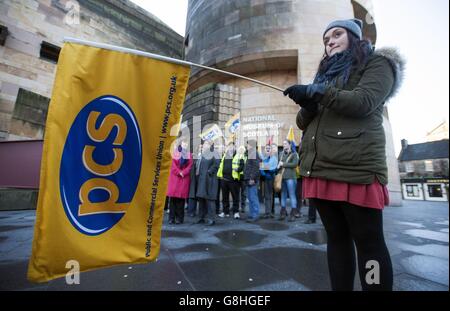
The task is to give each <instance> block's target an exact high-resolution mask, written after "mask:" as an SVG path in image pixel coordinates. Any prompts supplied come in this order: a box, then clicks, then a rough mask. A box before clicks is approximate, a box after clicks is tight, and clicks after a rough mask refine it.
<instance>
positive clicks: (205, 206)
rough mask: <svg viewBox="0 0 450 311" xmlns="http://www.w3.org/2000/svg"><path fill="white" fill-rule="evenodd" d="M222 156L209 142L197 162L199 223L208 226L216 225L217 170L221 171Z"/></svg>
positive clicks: (204, 144)
mask: <svg viewBox="0 0 450 311" xmlns="http://www.w3.org/2000/svg"><path fill="white" fill-rule="evenodd" d="M219 164H220V156H219V154H218V153H217V152H215V151H214V147H213V146H212V144H211V143H210V142H209V141H205V142H204V143H203V148H202V156H201V158H200V159H198V160H197V162H196V167H195V169H196V171H195V174H196V178H197V184H196V186H197V187H196V198H197V200H198V203H199V216H200V219H199V220H198V222H197V223H205V222H206V224H207V225H210V226H211V225H214V224H215V216H216V202H215V201H216V198H217V191H218V189H219V180H218V178H217V170H218V169H219Z"/></svg>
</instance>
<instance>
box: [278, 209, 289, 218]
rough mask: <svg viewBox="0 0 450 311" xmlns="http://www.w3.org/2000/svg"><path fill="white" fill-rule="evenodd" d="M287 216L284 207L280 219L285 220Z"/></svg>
mask: <svg viewBox="0 0 450 311" xmlns="http://www.w3.org/2000/svg"><path fill="white" fill-rule="evenodd" d="M286 216H287V212H286V207H282V208H281V210H280V217H278V220H285V219H286Z"/></svg>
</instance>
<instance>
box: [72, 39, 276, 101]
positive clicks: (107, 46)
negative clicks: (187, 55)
mask: <svg viewBox="0 0 450 311" xmlns="http://www.w3.org/2000/svg"><path fill="white" fill-rule="evenodd" d="M64 42H71V43H77V44H81V45H88V46H92V47H97V48H100V49H107V50H113V51H118V52H123V53H129V54H134V55H139V56H144V57H148V58H153V59H157V60H162V61H166V62H169V63H174V64H179V65H184V66H192V67H199V68H203V69H206V70H211V71H215V72H219V73H222V74H225V75H229V76H233V77H236V78H240V79H244V80H247V81H251V82H253V83H256V84H260V85H263V86H267V87H269V88H272V89H274V90H277V91H280V92H283V91H284V90H283V89H281V88H279V87H277V86H274V85H272V84H268V83H265V82H262V81H259V80H255V79H252V78H249V77H245V76H241V75H239V74H237V73H233V72H229V71H225V70H221V69H217V68H213V67H208V66H203V65H200V64H196V63H192V62H189V61H185V60H181V59H176V58H171V57H167V56H163V55H158V54H153V53H148V52H143V51H139V50H134V49H129V48H124V47H121V46H116V45H110V44H105V43H99V42H93V41H87V40H81V39H76V38H70V37H65V38H64Z"/></svg>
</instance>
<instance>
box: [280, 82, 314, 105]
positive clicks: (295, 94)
mask: <svg viewBox="0 0 450 311" xmlns="http://www.w3.org/2000/svg"><path fill="white" fill-rule="evenodd" d="M307 89H308V86H307V85H303V84H296V85H292V86H290V87H288V88H287V89H285V90H284V92H283V94H284V96H286V95H288V96H289V98H290V99H292V100H293V101H294V102H295V103H296V104H297V105H300V106H301V105H302V102H303V101H304V100H305V99H306V96H307V95H306V91H307Z"/></svg>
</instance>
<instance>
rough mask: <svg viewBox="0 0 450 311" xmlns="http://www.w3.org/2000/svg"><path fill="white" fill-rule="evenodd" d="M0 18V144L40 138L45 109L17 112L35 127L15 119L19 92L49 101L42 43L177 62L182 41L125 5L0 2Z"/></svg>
mask: <svg viewBox="0 0 450 311" xmlns="http://www.w3.org/2000/svg"><path fill="white" fill-rule="evenodd" d="M0 12H1V14H0V24H1V25H3V26H6V27H8V36H7V38H6V42H5V44H4V46H0V90H1V91H0V140H15V139H41V138H42V137H43V136H42V135H43V132H44V127H43V126H41V125H40V123H41V120H45V117H46V113H47V110H46V108H45V107H41V108H43V109H40V110H39V111H38V110H36V109H34V108H35V107H31V110H30V111H28V112H27V111H25V112H24V111H22V115H23V114H25V115H33V114H34V115H35V116H36V117H35V120H39V121H38V122H33V120H22V119H20V118H17V117H16V116H15V110H16V101H17V95H18V93H19V89H24V90H26V91H30V92H33V93H35V94H37V95H40V96H43V97H46V98H47V99H48V98H50V96H51V92H52V88H53V80H54V75H55V69H56V64H55V62H52V61H49V60H46V59H43V58H41V57H40V49H41V43H42V41H46V42H49V43H51V44H54V45H56V46H59V47H61V46H62V44H63V38H64V37H66V36H67V37H75V38H79V39H85V40H89V41H96V42H102V43H108V44H113V45H119V46H123V47H127V48H134V49H138V50H143V51H147V52H152V53H156V54H162V55H165V56H170V57H174V58H179V59H182V58H183V37H182V36H180V35H179V34H177V33H176V32H175V31H173V30H172V29H170V28H169V27H168V26H166V25H165V24H164V23H163V22H161V21H160V20H158V19H157V18H156V17H155V16H153V15H151V14H150V13H148V12H146V11H144V10H143V9H141V8H139V7H138V6H136V5H135V4H133V3H132V2H130V1H128V0H104V1H97V0H80V1H78V2H77V1H67V0H38V1H36V0H34V1H33V0H26V1H25V0H11V1H1V2H0ZM21 109H25V107H22V108H21ZM36 123H38V124H36Z"/></svg>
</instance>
